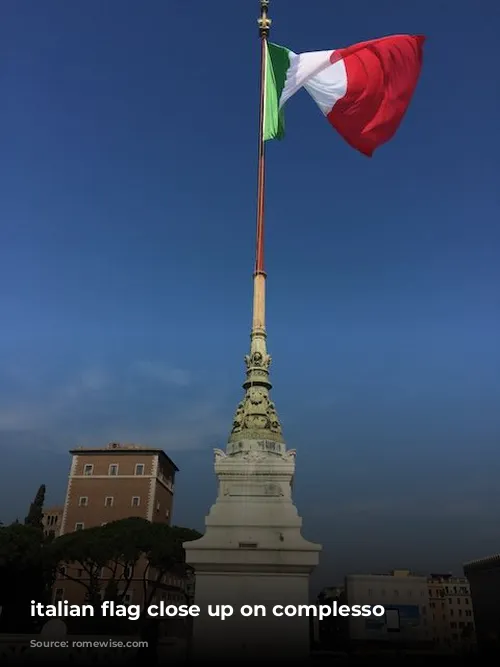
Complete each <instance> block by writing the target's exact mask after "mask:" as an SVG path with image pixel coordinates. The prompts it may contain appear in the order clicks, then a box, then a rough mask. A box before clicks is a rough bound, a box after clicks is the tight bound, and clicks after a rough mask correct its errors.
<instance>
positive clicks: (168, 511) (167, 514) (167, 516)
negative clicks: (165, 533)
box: [165, 509, 170, 519]
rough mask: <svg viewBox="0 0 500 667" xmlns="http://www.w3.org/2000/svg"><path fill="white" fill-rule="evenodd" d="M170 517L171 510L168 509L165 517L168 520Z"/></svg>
mask: <svg viewBox="0 0 500 667" xmlns="http://www.w3.org/2000/svg"><path fill="white" fill-rule="evenodd" d="M169 516H170V510H169V509H166V510H165V517H166V518H167V519H168V518H169Z"/></svg>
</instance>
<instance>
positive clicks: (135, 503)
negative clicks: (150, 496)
mask: <svg viewBox="0 0 500 667" xmlns="http://www.w3.org/2000/svg"><path fill="white" fill-rule="evenodd" d="M140 504H141V499H140V498H139V496H132V507H139V505H140Z"/></svg>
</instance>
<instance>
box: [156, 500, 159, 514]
mask: <svg viewBox="0 0 500 667" xmlns="http://www.w3.org/2000/svg"><path fill="white" fill-rule="evenodd" d="M156 511H157V512H159V511H160V501H158V502H157V503H156Z"/></svg>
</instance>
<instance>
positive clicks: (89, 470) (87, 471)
mask: <svg viewBox="0 0 500 667" xmlns="http://www.w3.org/2000/svg"><path fill="white" fill-rule="evenodd" d="M93 472H94V466H93V465H92V464H91V463H86V464H85V466H84V468H83V474H84V475H87V476H89V475H91V474H92V473H93Z"/></svg>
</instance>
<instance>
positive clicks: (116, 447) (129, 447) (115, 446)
mask: <svg viewBox="0 0 500 667" xmlns="http://www.w3.org/2000/svg"><path fill="white" fill-rule="evenodd" d="M110 451H113V452H123V453H133V452H135V453H138V452H141V453H143V454H159V455H160V456H162V457H164V458H165V459H166V460H167V461H168V462H169V463H170V464H171V465H172V467H173V468H174V470H176V471H178V470H179V468H178V467H177V466H176V465H175V463H174V462H173V461H172V459H171V458H170V456H168V454H166V453H165V452H164V451H163V449H161V448H160V447H148V446H147V445H136V444H134V443H120V442H110V443H108V444H107V445H105V446H104V447H75V449H70V450H69V453H70V454H72V455H74V454H109V452H110Z"/></svg>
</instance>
